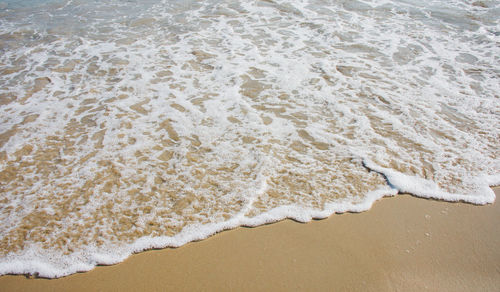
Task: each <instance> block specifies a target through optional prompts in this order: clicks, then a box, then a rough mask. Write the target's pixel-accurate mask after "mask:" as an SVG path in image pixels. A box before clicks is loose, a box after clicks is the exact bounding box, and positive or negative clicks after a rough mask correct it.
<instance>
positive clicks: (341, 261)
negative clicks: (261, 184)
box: [0, 188, 500, 291]
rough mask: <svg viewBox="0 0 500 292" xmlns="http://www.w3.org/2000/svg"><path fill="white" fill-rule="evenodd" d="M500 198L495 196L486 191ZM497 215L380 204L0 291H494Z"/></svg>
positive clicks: (498, 284) (498, 262)
mask: <svg viewBox="0 0 500 292" xmlns="http://www.w3.org/2000/svg"><path fill="white" fill-rule="evenodd" d="M495 193H496V195H497V196H498V195H500V189H499V188H496V189H495ZM498 222H500V205H499V204H498V203H495V204H491V205H485V206H474V205H470V204H464V203H448V202H441V201H434V200H426V199H418V198H414V197H412V196H408V195H400V196H397V197H395V198H386V199H383V200H380V201H378V202H377V203H376V204H375V205H374V207H373V208H372V209H371V210H370V211H367V212H363V213H355V214H352V213H348V214H342V215H333V216H331V217H330V218H328V219H325V220H316V221H312V222H309V223H307V224H301V223H296V222H293V221H291V220H285V221H282V222H279V223H275V224H270V225H265V226H260V227H257V228H238V229H236V230H230V231H225V232H222V233H220V234H217V235H216V236H213V237H211V238H209V239H206V240H203V241H201V242H194V243H190V244H187V245H184V246H182V247H180V248H174V249H172V248H167V249H163V250H154V251H148V252H143V253H140V254H137V255H134V256H132V257H130V258H129V259H127V260H126V261H125V262H123V263H120V264H117V265H114V266H105V267H97V268H96V269H94V270H92V271H90V272H87V273H81V274H75V275H71V276H68V277H64V278H61V279H53V280H48V279H33V278H31V279H29V278H26V277H24V276H3V277H1V278H0V291H200V290H205V291H221V290H224V291H228V290H233V291H285V290H309V291H311V290H317V291H318V290H330V291H332V290H336V291H498V290H499V289H500V250H499V249H498V247H499V246H500V228H499V227H498Z"/></svg>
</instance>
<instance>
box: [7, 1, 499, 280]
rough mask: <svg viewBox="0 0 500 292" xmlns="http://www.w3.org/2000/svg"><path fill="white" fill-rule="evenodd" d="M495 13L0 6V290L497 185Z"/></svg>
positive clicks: (471, 194)
mask: <svg viewBox="0 0 500 292" xmlns="http://www.w3.org/2000/svg"><path fill="white" fill-rule="evenodd" d="M499 19H500V3H499V2H498V1H478V2H473V3H472V2H470V1H428V3H427V2H426V4H422V3H421V1H319V0H318V1H316V0H309V1H211V0H208V1H153V0H151V1H132V0H131V1H117V0H115V1H83V0H82V1H77V0H74V1H23V2H21V3H16V1H3V2H2V1H0V51H1V54H0V85H1V86H0V112H1V114H0V189H1V193H0V202H1V205H0V220H1V222H2V224H0V254H1V258H0V273H1V274H5V273H36V274H38V275H40V276H44V277H60V276H64V275H68V274H71V273H74V272H77V271H86V270H90V269H92V268H93V267H94V266H95V265H96V264H111V263H116V262H120V261H122V260H123V259H125V258H126V257H128V256H129V255H130V254H131V253H132V252H137V251H141V250H144V249H148V248H154V247H165V246H179V245H182V244H184V243H186V242H189V241H192V240H196V239H201V238H205V237H207V236H209V235H211V234H213V233H215V232H218V231H220V230H224V229H228V228H234V227H236V226H240V225H252V226H254V225H260V224H264V223H266V222H272V221H277V220H280V219H283V218H286V217H288V218H294V219H296V220H299V221H308V220H311V218H324V217H327V216H329V215H330V214H332V213H335V212H345V211H362V210H366V209H368V208H369V207H370V206H371V204H372V203H373V201H374V200H376V199H378V198H380V197H382V196H386V195H394V194H396V193H398V192H410V193H412V194H414V195H417V196H422V197H433V198H439V199H444V200H450V201H457V200H462V201H466V202H471V203H476V204H485V203H491V202H493V200H494V199H495V196H494V194H493V192H492V191H491V189H489V188H488V186H489V185H495V184H499V183H500V152H499V151H498V149H499V147H500V142H499V141H500V122H499V121H500V96H499V92H500V82H499V81H500V66H499V65H500V57H499V56H500V46H499V42H500V24H499Z"/></svg>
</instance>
